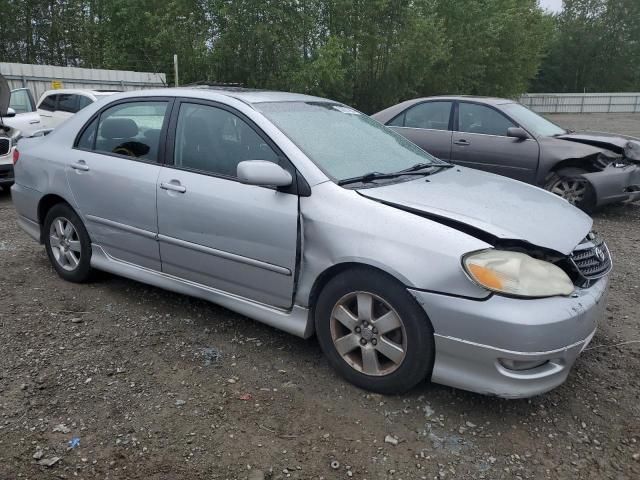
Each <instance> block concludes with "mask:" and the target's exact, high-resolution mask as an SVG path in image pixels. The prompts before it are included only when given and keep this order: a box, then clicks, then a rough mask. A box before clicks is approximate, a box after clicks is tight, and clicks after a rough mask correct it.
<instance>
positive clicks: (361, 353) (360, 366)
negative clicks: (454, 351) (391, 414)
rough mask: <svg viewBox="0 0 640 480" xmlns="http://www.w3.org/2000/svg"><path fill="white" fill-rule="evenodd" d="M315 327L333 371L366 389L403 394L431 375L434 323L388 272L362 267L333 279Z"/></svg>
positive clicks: (324, 292) (319, 305) (322, 298)
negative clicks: (432, 324)
mask: <svg viewBox="0 0 640 480" xmlns="http://www.w3.org/2000/svg"><path fill="white" fill-rule="evenodd" d="M315 326H316V332H317V336H318V341H319V343H320V347H321V348H322V351H323V352H324V354H325V355H326V357H327V359H328V360H329V363H330V364H331V366H332V367H333V368H334V369H335V370H337V371H338V373H340V375H342V376H343V377H344V378H346V379H347V380H348V381H349V382H351V383H353V384H354V385H357V386H358V387H360V388H363V389H365V390H371V391H374V392H378V393H383V394H399V393H403V392H406V391H407V390H409V389H411V388H413V387H414V386H415V385H417V384H418V383H419V382H421V381H422V380H424V379H425V378H426V377H430V376H431V372H432V370H433V362H434V357H435V345H434V339H433V327H432V326H431V322H430V321H429V319H428V318H427V315H426V314H425V312H424V310H423V309H422V308H421V307H420V306H419V305H418V303H417V302H416V300H415V299H414V298H413V297H412V296H411V294H410V293H409V292H408V291H407V289H406V287H405V286H404V285H402V284H401V283H399V282H397V281H396V280H395V279H392V278H391V277H389V276H387V275H385V274H384V273H382V272H378V271H375V270H373V269H368V268H357V269H353V270H348V271H345V272H343V273H340V274H338V275H337V276H336V277H334V278H333V279H331V280H330V281H329V282H328V283H327V284H326V285H325V287H324V288H323V289H322V292H321V293H320V295H319V297H318V300H317V303H316V308H315Z"/></svg>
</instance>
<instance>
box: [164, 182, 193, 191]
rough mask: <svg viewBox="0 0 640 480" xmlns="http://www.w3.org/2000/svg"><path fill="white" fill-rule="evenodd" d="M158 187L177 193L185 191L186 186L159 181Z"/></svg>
mask: <svg viewBox="0 0 640 480" xmlns="http://www.w3.org/2000/svg"><path fill="white" fill-rule="evenodd" d="M160 188H161V189H163V190H170V191H172V192H178V193H185V192H186V191H187V187H185V186H184V185H180V184H179V183H177V184H176V183H172V182H170V183H165V182H161V183H160Z"/></svg>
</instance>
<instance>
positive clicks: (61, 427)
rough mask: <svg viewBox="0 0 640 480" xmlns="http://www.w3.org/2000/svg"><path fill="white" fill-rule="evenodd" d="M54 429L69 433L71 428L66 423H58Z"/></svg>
mask: <svg viewBox="0 0 640 480" xmlns="http://www.w3.org/2000/svg"><path fill="white" fill-rule="evenodd" d="M53 431H54V432H60V433H69V432H70V431H71V429H70V428H69V427H67V426H66V425H65V424H64V423H60V424H59V425H56V426H55V427H53Z"/></svg>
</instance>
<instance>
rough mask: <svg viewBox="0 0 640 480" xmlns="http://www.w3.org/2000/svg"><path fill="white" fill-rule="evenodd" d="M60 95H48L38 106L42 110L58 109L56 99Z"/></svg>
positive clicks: (51, 110)
mask: <svg viewBox="0 0 640 480" xmlns="http://www.w3.org/2000/svg"><path fill="white" fill-rule="evenodd" d="M57 98H58V95H48V96H46V97H44V98H43V99H42V102H40V106H39V107H38V108H39V109H41V110H46V111H48V112H53V111H54V110H55V109H56V100H57Z"/></svg>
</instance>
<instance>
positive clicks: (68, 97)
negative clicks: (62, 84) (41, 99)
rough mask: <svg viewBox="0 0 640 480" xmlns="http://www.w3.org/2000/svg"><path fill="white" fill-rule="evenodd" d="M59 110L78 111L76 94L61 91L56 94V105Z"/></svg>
mask: <svg viewBox="0 0 640 480" xmlns="http://www.w3.org/2000/svg"><path fill="white" fill-rule="evenodd" d="M56 110H59V111H61V112H68V113H76V112H77V111H78V95H73V94H70V93H61V94H60V95H58V107H57V108H56Z"/></svg>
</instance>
